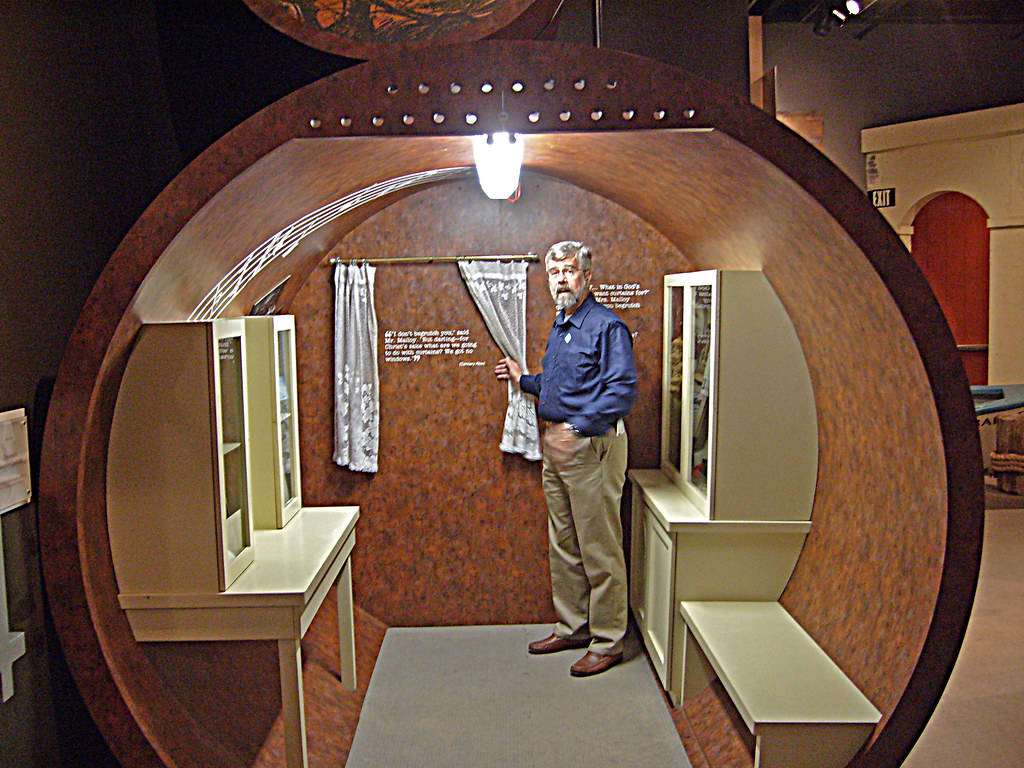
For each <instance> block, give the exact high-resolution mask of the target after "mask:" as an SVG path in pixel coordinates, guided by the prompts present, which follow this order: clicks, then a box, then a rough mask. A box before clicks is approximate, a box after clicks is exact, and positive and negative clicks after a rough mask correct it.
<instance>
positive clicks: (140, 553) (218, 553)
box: [107, 319, 253, 594]
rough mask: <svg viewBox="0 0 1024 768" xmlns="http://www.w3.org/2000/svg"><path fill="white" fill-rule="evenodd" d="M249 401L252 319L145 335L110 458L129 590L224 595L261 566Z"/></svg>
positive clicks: (126, 384) (118, 553) (118, 541)
mask: <svg viewBox="0 0 1024 768" xmlns="http://www.w3.org/2000/svg"><path fill="white" fill-rule="evenodd" d="M246 397H247V393H246V344H245V329H244V324H243V323H242V321H241V320H238V319H227V320H213V321H209V322H197V323H156V324H151V325H144V326H143V327H142V328H140V329H139V334H138V337H137V338H136V342H135V346H134V348H133V349H132V352H131V356H130V357H129V359H128V365H127V367H126V368H125V372H124V377H123V379H122V382H121V389H120V391H119V393H118V397H117V404H116V405H115V407H114V419H113V423H112V425H111V430H110V446H109V451H108V454H107V527H108V531H109V534H110V546H111V552H112V554H113V559H114V570H115V573H116V575H117V581H118V586H119V588H120V590H121V592H126V593H146V594H154V593H166V592H172V593H182V592H218V591H220V590H224V589H226V588H227V587H228V586H230V584H231V583H232V582H233V581H234V580H235V579H237V578H238V576H239V575H240V574H241V573H242V571H244V570H245V569H246V567H248V566H249V565H250V564H251V563H252V561H253V546H252V533H253V525H252V509H251V500H252V492H251V488H250V476H251V474H250V466H249V434H248V423H247V410H246V405H247V403H246Z"/></svg>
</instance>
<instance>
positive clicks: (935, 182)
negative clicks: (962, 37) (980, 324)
mask: <svg viewBox="0 0 1024 768" xmlns="http://www.w3.org/2000/svg"><path fill="white" fill-rule="evenodd" d="M862 149H863V152H864V154H865V162H866V168H867V170H866V179H867V186H868V189H869V190H870V189H884V188H894V189H895V190H896V192H895V205H893V206H891V207H886V208H881V209H879V210H880V211H881V213H882V215H884V216H885V217H886V219H887V220H888V221H889V223H890V224H891V225H892V226H893V227H894V228H895V229H896V231H897V232H898V233H899V234H900V236H901V237H902V238H903V241H904V243H905V244H906V245H907V247H908V248H909V247H910V236H911V235H912V234H913V228H912V226H911V224H912V223H913V220H914V216H915V215H916V214H917V212H918V211H919V210H920V209H921V208H922V206H924V204H925V203H927V202H928V201H929V200H930V199H932V198H934V197H935V196H937V195H939V194H941V193H943V192H961V193H963V194H965V195H967V196H968V197H970V198H972V199H973V200H974V201H975V202H977V203H978V204H979V205H981V207H982V208H984V209H985V212H986V213H987V214H988V227H989V361H988V378H989V382H990V383H992V384H1018V383H1021V382H1024V103H1021V104H1016V105H1010V106H1004V107H994V108H991V109H984V110H977V111H974V112H966V113H959V114H954V115H947V116H943V117H937V118H932V119H928V120H916V121H913V122H906V123H899V124H895V125H889V126H882V127H878V128H871V129H868V130H865V131H863V132H862Z"/></svg>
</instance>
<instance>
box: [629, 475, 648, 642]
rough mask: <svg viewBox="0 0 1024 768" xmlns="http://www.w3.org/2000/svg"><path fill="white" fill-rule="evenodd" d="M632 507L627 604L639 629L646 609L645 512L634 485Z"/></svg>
mask: <svg viewBox="0 0 1024 768" xmlns="http://www.w3.org/2000/svg"><path fill="white" fill-rule="evenodd" d="M632 492H633V493H632V495H633V505H632V517H631V518H630V525H629V604H630V606H631V607H632V608H633V615H634V616H635V617H636V622H637V624H638V625H639V626H640V627H643V626H644V624H645V622H646V617H647V608H646V606H645V605H644V597H645V595H646V591H647V529H646V525H647V523H646V518H647V511H646V508H645V507H644V502H643V491H642V490H641V489H640V487H639V486H638V485H637V484H636V483H634V484H633V487H632Z"/></svg>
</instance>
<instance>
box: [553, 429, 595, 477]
mask: <svg viewBox="0 0 1024 768" xmlns="http://www.w3.org/2000/svg"><path fill="white" fill-rule="evenodd" d="M586 443H587V438H585V437H580V436H579V435H577V434H576V433H575V432H573V431H572V427H570V426H569V425H568V424H549V425H548V428H547V429H546V430H544V455H545V456H547V457H548V458H549V459H551V461H552V462H554V464H555V466H556V467H564V466H566V465H567V464H568V463H569V461H570V459H572V458H573V457H574V456H575V455H576V454H577V453H579V451H580V449H581V448H582V447H583V446H584V445H585V444H586Z"/></svg>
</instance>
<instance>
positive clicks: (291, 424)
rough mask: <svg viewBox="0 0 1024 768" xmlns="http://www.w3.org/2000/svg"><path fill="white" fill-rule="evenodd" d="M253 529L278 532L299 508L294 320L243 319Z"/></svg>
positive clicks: (276, 317)
mask: <svg viewBox="0 0 1024 768" xmlns="http://www.w3.org/2000/svg"><path fill="white" fill-rule="evenodd" d="M245 332H246V343H247V347H248V352H249V360H248V394H249V428H250V433H251V438H252V439H251V440H250V444H251V460H250V464H251V466H252V489H253V524H254V525H255V527H256V528H282V527H284V526H285V525H286V524H287V523H288V521H289V520H291V519H292V518H293V517H294V516H295V513H296V512H298V511H299V509H300V508H301V507H302V488H301V483H302V479H301V476H300V471H299V460H298V455H299V410H298V397H297V394H298V389H297V387H296V369H295V318H294V317H293V316H291V315H270V316H267V317H247V318H245Z"/></svg>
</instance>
